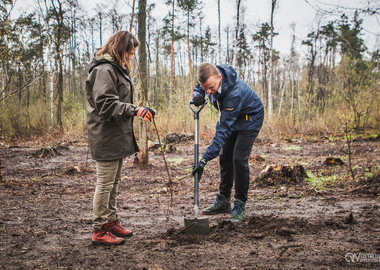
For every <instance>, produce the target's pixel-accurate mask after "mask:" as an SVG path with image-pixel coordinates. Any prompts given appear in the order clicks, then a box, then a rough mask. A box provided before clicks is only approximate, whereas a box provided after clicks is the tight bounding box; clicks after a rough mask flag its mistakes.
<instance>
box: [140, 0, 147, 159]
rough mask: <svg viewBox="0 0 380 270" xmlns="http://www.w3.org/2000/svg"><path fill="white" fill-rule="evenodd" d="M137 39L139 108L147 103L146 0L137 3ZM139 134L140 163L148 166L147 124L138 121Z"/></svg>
mask: <svg viewBox="0 0 380 270" xmlns="http://www.w3.org/2000/svg"><path fill="white" fill-rule="evenodd" d="M138 24H139V27H138V37H139V41H140V48H139V75H140V83H141V99H140V100H141V102H140V104H139V105H140V106H143V105H145V104H146V103H147V102H148V88H147V82H148V80H147V78H148V67H147V53H146V0H140V1H139V14H138ZM139 123H140V129H139V130H140V132H139V144H140V149H141V150H140V154H141V163H143V164H148V162H149V155H148V133H147V129H148V127H147V123H146V122H145V121H140V122H139Z"/></svg>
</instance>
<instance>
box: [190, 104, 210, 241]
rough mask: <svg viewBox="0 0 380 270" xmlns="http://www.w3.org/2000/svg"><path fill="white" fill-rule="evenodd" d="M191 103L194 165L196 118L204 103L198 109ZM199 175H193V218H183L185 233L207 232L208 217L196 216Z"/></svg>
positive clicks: (195, 157) (197, 148)
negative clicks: (193, 130) (193, 125)
mask: <svg viewBox="0 0 380 270" xmlns="http://www.w3.org/2000/svg"><path fill="white" fill-rule="evenodd" d="M192 104H193V103H192V102H191V101H190V105H189V106H190V109H191V110H192V111H193V112H194V120H195V134H194V140H195V144H194V166H195V167H197V166H198V159H199V157H198V154H199V144H198V137H199V131H198V120H199V112H200V111H201V110H202V109H203V107H204V106H205V104H206V103H204V104H202V105H201V106H200V107H199V109H197V110H196V109H194V108H193V107H192V106H191V105H192ZM198 181H199V177H198V173H196V174H195V175H194V218H185V229H184V231H185V233H187V234H209V233H210V228H209V222H208V218H200V217H198V211H199V209H198V205H199V197H198V189H199V185H198V184H199V183H198Z"/></svg>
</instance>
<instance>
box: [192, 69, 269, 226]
mask: <svg viewBox="0 0 380 270" xmlns="http://www.w3.org/2000/svg"><path fill="white" fill-rule="evenodd" d="M206 93H207V94H208V98H209V100H210V103H211V104H212V105H213V106H214V107H215V108H216V109H217V110H219V121H218V123H217V125H216V132H215V136H214V138H213V140H212V142H211V144H210V145H209V147H208V148H207V150H206V152H205V153H204V155H203V156H202V158H201V160H200V162H199V165H198V166H197V167H196V168H194V169H193V172H192V173H193V175H195V173H198V176H199V180H200V179H201V176H202V173H203V170H204V167H205V166H206V164H207V162H209V161H210V160H212V159H214V158H216V157H217V156H218V155H219V164H220V176H221V180H220V186H219V194H217V195H216V199H215V201H214V202H213V204H212V205H211V206H210V207H207V208H205V209H203V211H202V212H203V214H206V215H212V214H219V213H231V216H230V220H231V221H232V222H241V221H244V220H245V218H246V214H245V204H246V201H247V197H248V188H249V167H248V158H249V156H250V153H251V150H252V145H253V143H254V141H255V139H256V138H257V135H258V134H259V131H260V128H261V126H262V124H263V120H264V106H263V103H262V102H261V100H260V98H259V96H258V95H257V94H256V93H255V92H254V91H253V90H252V89H251V88H250V87H249V86H248V84H247V83H245V82H244V81H243V80H241V79H240V78H239V77H238V76H237V73H236V71H235V69H234V68H233V67H232V66H230V65H228V64H223V65H217V66H215V65H213V64H210V63H202V64H201V65H200V66H199V67H198V82H197V84H196V86H195V88H194V91H193V100H192V102H193V103H194V105H195V106H201V105H202V104H203V103H204V102H205V95H206ZM234 180H235V198H234V207H233V208H232V211H231V205H230V198H231V190H232V186H233V184H234Z"/></svg>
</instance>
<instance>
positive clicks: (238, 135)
mask: <svg viewBox="0 0 380 270" xmlns="http://www.w3.org/2000/svg"><path fill="white" fill-rule="evenodd" d="M258 134H259V131H252V130H251V131H246V130H245V131H234V132H232V134H231V136H230V137H229V138H228V139H227V141H226V143H225V145H224V146H223V148H222V151H221V154H220V156H219V164H220V176H221V180H220V187H219V191H220V194H222V195H224V196H226V197H227V198H229V197H230V196H231V190H232V186H233V183H234V180H235V199H239V200H241V201H243V202H246V201H247V198H248V188H249V166H248V158H249V155H250V154H251V150H252V145H253V143H254V141H255V140H256V138H257V135H258Z"/></svg>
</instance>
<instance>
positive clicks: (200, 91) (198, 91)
mask: <svg viewBox="0 0 380 270" xmlns="http://www.w3.org/2000/svg"><path fill="white" fill-rule="evenodd" d="M205 95H206V92H205V90H204V89H203V88H202V87H201V85H200V84H199V82H198V81H197V84H196V85H195V87H194V89H193V98H194V97H195V96H203V97H205Z"/></svg>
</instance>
